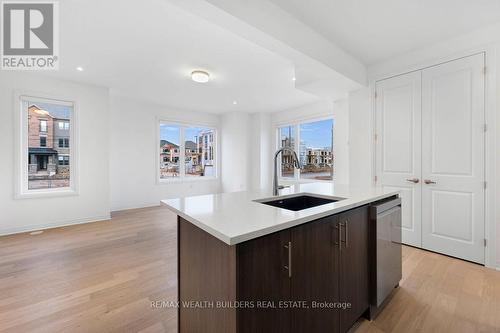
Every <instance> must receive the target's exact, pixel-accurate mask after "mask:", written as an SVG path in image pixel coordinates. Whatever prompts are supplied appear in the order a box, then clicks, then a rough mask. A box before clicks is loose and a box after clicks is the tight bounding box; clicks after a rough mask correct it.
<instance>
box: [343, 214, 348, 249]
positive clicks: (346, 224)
mask: <svg viewBox="0 0 500 333" xmlns="http://www.w3.org/2000/svg"><path fill="white" fill-rule="evenodd" d="M347 222H349V221H348V220H347V221H345V222H344V226H345V228H344V239H345V242H344V243H345V247H346V248H348V247H349V238H348V237H347V233H348V229H347V228H348V226H349V224H348V223H347Z"/></svg>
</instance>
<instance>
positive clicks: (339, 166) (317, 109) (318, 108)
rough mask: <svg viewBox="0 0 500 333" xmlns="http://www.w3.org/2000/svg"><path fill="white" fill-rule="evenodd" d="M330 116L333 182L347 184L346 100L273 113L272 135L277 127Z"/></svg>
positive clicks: (347, 130)
mask: <svg viewBox="0 0 500 333" xmlns="http://www.w3.org/2000/svg"><path fill="white" fill-rule="evenodd" d="M331 116H333V118H334V119H335V122H334V132H333V133H334V134H333V141H334V146H335V147H334V149H335V152H334V154H335V159H336V161H335V162H334V163H335V173H334V181H335V182H337V183H340V184H347V183H349V103H348V101H347V100H339V101H336V102H330V101H324V100H323V101H321V102H318V103H314V104H310V105H305V106H302V107H299V108H295V109H289V110H284V111H281V112H276V113H273V114H272V124H273V133H274V130H275V129H276V126H278V125H284V124H287V123H290V122H298V121H308V120H314V119H319V118H324V117H331ZM273 135H275V134H273ZM274 138H275V136H273V143H272V147H273V149H274V148H276V147H275V144H276V143H275V141H274Z"/></svg>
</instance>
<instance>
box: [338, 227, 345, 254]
mask: <svg viewBox="0 0 500 333" xmlns="http://www.w3.org/2000/svg"><path fill="white" fill-rule="evenodd" d="M343 226H345V225H344V223H342V222H339V225H338V228H339V242H338V244H339V250H340V251H341V250H342V242H343V240H342V227H343Z"/></svg>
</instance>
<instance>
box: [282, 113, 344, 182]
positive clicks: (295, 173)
mask: <svg viewBox="0 0 500 333" xmlns="http://www.w3.org/2000/svg"><path fill="white" fill-rule="evenodd" d="M323 120H332V122H333V126H332V157H333V151H334V146H333V134H334V131H335V117H334V116H332V115H328V116H324V117H315V118H300V119H294V120H291V121H284V122H279V123H275V124H274V133H275V148H276V150H278V149H280V148H281V137H280V128H283V127H288V126H291V127H293V133H294V138H293V139H294V143H293V147H292V149H293V150H294V151H295V152H296V153H297V156H299V154H300V151H299V149H300V125H301V124H307V123H314V122H318V121H323ZM299 158H300V156H299ZM335 161H336V160H335V158H333V163H332V168H333V174H332V179H331V180H320V179H309V178H300V170H298V169H295V168H294V169H293V178H292V177H282V174H281V167H279V168H278V180H279V181H280V182H284V183H287V182H288V183H304V182H332V181H333V179H334V173H335ZM278 165H279V166H281V155H280V157H279V159H278Z"/></svg>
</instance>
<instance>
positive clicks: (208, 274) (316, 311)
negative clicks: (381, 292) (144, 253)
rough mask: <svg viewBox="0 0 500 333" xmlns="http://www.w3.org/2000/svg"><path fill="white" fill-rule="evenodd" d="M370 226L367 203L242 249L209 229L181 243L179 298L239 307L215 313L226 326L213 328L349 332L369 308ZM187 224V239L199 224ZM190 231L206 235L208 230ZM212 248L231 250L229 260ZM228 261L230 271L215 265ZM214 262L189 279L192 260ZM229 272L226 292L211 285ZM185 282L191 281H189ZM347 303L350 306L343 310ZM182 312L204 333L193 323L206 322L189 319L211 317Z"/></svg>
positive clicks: (182, 319)
mask: <svg viewBox="0 0 500 333" xmlns="http://www.w3.org/2000/svg"><path fill="white" fill-rule="evenodd" d="M368 223H369V220H368V206H363V207H359V208H355V209H352V210H349V211H346V212H343V213H340V214H336V215H332V216H328V217H324V218H321V219H319V220H316V221H312V222H309V223H304V224H302V225H299V226H296V227H293V228H290V229H286V230H283V231H279V232H276V233H273V234H270V235H266V236H263V237H260V238H257V239H253V240H250V241H247V242H243V243H240V244H237V245H235V246H227V245H220V243H221V242H220V241H219V240H217V239H215V238H214V237H212V236H210V235H209V234H206V233H205V235H206V236H204V237H201V238H199V236H197V237H198V238H196V239H195V238H193V237H189V238H186V240H191V241H192V242H190V244H189V245H186V246H183V245H182V244H181V245H180V248H179V250H180V251H181V253H180V260H181V262H180V270H179V272H180V276H179V280H180V294H179V298H180V300H181V301H182V300H183V299H186V298H188V297H190V298H192V297H194V296H196V298H198V299H205V298H208V297H212V295H218V296H219V297H222V298H223V300H225V301H230V302H234V303H235V304H236V307H230V308H227V309H221V310H218V312H217V313H211V314H210V316H211V318H213V319H215V318H216V316H215V315H217V318H219V319H218V320H221V321H220V322H217V323H216V324H215V325H216V326H217V325H218V326H220V328H218V329H210V330H205V332H217V333H220V332H252V333H255V332H277V333H279V332H283V333H285V332H297V333H302V332H308V333H309V332H312V333H314V332H331V333H336V332H346V331H347V330H348V329H349V328H351V327H352V325H353V324H354V323H355V322H356V320H357V319H358V318H359V317H360V316H362V315H363V314H364V313H365V312H366V311H367V310H368V308H369V296H370V295H369V289H368V288H369V282H370V281H369V278H370V277H369V274H368V272H369V259H368V251H369V243H368ZM179 224H180V227H181V228H180V229H179V230H181V234H180V240H181V241H182V240H183V239H184V236H182V232H183V230H184V229H196V227H194V226H187V224H189V222H186V221H183V220H182V219H180V220H179ZM182 227H183V228H182ZM185 232H190V233H193V234H195V235H200V236H201V232H202V231H199V232H198V231H196V230H191V231H190V230H186V231H185ZM212 243H213V244H212ZM197 247H199V249H197ZM211 248H214V249H216V250H217V251H219V250H218V249H220V250H222V251H228V255H227V256H224V257H221V255H220V254H219V253H218V252H217V251H213V250H210V249H211ZM183 251H184V252H186V253H183ZM193 251H194V254H189V252H193ZM211 252H214V253H216V254H217V256H211V254H210V253H211ZM183 258H186V259H185V260H184V262H183V261H182V259H183ZM221 260H224V261H223V263H224V267H228V269H225V268H224V271H222V269H218V270H217V271H213V270H210V265H220V263H221ZM207 261H209V262H211V263H210V264H204V267H207V268H206V269H205V270H204V271H203V272H197V273H199V274H198V275H196V276H194V277H193V275H189V277H188V278H186V279H185V280H183V279H182V277H183V274H187V271H188V270H190V269H191V268H190V267H191V266H190V262H191V263H199V262H203V263H206V262H207ZM184 272H186V273H184ZM221 276H223V277H226V278H227V281H229V284H228V285H227V288H224V289H223V290H224V292H223V293H215V292H214V291H213V290H210V289H205V288H203V284H204V283H206V281H207V280H208V281H212V280H213V281H214V282H213V283H212V285H215V281H218V280H220V279H221ZM183 281H187V282H188V283H189V286H183ZM245 302H247V303H245ZM342 303H349V304H350V308H346V309H339V308H338V306H339V304H342ZM297 305H299V306H298V307H297ZM303 305H306V308H304V306H303ZM198 312H199V313H198ZM179 315H180V323H181V329H180V331H181V332H195V331H196V330H190V329H189V328H188V326H189V325H191V327H202V326H203V325H201V326H200V325H198V326H194V324H189V321H192V320H196V318H202V316H203V315H205V312H202V310H192V309H183V308H181V309H180V312H179ZM203 318H204V317H203ZM223 318H225V320H230V321H231V322H232V321H233V320H234V323H235V324H234V326H232V327H234V328H228V327H229V326H228V325H223V321H222V320H224V319H223ZM211 322H212V324H213V323H214V321H213V320H212V321H211ZM183 325H184V326H183ZM205 327H206V326H205Z"/></svg>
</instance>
